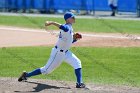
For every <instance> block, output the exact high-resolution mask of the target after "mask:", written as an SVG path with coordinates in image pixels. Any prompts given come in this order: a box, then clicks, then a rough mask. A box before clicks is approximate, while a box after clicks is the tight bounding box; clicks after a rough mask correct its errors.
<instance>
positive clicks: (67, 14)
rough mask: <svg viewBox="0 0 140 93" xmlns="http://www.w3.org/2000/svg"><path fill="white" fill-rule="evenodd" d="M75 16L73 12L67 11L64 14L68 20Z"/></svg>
mask: <svg viewBox="0 0 140 93" xmlns="http://www.w3.org/2000/svg"><path fill="white" fill-rule="evenodd" d="M72 17H75V15H74V14H73V13H72V12H67V13H65V14H64V19H65V20H67V19H69V18H72Z"/></svg>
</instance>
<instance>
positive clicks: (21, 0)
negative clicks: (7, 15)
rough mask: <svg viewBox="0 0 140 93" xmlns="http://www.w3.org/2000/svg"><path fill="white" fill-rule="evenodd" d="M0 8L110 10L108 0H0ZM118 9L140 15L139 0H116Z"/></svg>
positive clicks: (5, 9)
mask: <svg viewBox="0 0 140 93" xmlns="http://www.w3.org/2000/svg"><path fill="white" fill-rule="evenodd" d="M0 9H3V10H4V11H7V10H9V11H10V10H16V11H18V10H21V9H23V10H28V9H37V10H39V11H49V10H59V9H61V10H71V9H73V10H90V11H110V8H109V6H108V0H0ZM118 11H121V12H134V13H137V14H138V15H140V0H118Z"/></svg>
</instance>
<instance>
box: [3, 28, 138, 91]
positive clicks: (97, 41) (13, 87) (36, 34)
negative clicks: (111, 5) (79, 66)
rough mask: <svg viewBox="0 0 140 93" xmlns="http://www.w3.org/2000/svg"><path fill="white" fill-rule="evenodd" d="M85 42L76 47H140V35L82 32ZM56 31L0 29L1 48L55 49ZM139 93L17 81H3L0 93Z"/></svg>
mask: <svg viewBox="0 0 140 93" xmlns="http://www.w3.org/2000/svg"><path fill="white" fill-rule="evenodd" d="M82 35H83V39H81V40H80V41H78V42H77V43H75V44H74V45H73V46H90V47H140V35H130V34H125V33H117V34H111V33H108V34H105V33H100V34H99V33H98V34H97V33H82ZM57 36H58V32H57V31H49V30H47V31H45V30H41V29H25V28H17V27H7V26H0V47H17V46H54V45H55V42H56V41H57ZM16 92H19V93H28V92H30V93H31V92H39V93H44V92H45V93H46V92H47V93H140V88H136V87H129V86H112V85H95V84H87V88H86V89H76V88H75V83H74V82H66V81H53V80H41V79H39V80H37V79H29V81H28V82H17V78H0V93H16Z"/></svg>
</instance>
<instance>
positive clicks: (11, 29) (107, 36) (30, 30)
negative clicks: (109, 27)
mask: <svg viewBox="0 0 140 93" xmlns="http://www.w3.org/2000/svg"><path fill="white" fill-rule="evenodd" d="M0 30H9V31H22V32H35V33H59V32H57V31H52V32H51V31H46V30H32V29H22V28H12V27H11V28H10V27H8V28H6V27H0ZM82 35H83V36H88V37H98V38H119V39H131V38H132V37H127V36H111V35H93V34H82ZM137 39H140V37H137Z"/></svg>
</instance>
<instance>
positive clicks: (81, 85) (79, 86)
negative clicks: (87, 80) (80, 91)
mask: <svg viewBox="0 0 140 93" xmlns="http://www.w3.org/2000/svg"><path fill="white" fill-rule="evenodd" d="M85 87H86V85H85V84H84V83H81V84H78V83H76V88H85Z"/></svg>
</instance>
